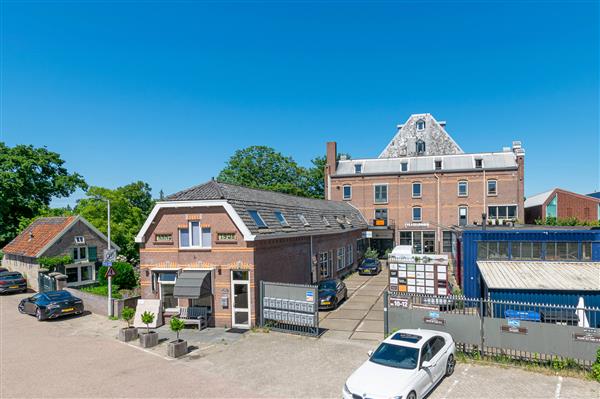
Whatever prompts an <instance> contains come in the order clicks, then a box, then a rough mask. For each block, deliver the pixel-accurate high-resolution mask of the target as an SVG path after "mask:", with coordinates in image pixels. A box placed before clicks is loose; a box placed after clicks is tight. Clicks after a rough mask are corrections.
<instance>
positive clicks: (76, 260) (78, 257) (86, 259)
mask: <svg viewBox="0 0 600 399" xmlns="http://www.w3.org/2000/svg"><path fill="white" fill-rule="evenodd" d="M81 248H85V258H80V255H79V252H80V250H81ZM73 249H76V250H77V257H75V256H74V257H73V262H87V261H88V259H89V256H90V252H89V248H88V247H87V245H86V246H80V247H73ZM71 252H73V251H71Z"/></svg>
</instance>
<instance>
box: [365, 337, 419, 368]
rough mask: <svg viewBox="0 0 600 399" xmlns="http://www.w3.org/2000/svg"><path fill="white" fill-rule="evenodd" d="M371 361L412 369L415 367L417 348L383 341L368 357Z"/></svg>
mask: <svg viewBox="0 0 600 399" xmlns="http://www.w3.org/2000/svg"><path fill="white" fill-rule="evenodd" d="M369 360H370V361H372V362H373V363H377V364H381V365H382V366H388V367H395V368H398V369H406V370H413V369H415V368H416V367H417V361H418V360H419V350H418V349H416V348H409V347H407V346H400V345H392V344H387V343H383V344H381V345H379V348H377V350H376V351H375V352H374V353H373V355H372V356H371V358H370V359H369Z"/></svg>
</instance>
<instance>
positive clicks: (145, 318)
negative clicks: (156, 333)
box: [142, 310, 154, 333]
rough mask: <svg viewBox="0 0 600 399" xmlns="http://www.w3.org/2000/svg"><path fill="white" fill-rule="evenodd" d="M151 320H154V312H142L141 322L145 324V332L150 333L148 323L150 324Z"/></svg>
mask: <svg viewBox="0 0 600 399" xmlns="http://www.w3.org/2000/svg"><path fill="white" fill-rule="evenodd" d="M152 322H154V313H152V312H149V311H147V310H146V311H145V312H144V313H142V323H144V324H145V325H146V332H147V333H150V324H152Z"/></svg>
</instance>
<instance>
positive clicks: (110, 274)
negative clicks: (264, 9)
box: [105, 266, 117, 278]
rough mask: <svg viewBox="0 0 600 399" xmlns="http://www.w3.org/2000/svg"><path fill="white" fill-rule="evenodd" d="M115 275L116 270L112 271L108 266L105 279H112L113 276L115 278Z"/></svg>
mask: <svg viewBox="0 0 600 399" xmlns="http://www.w3.org/2000/svg"><path fill="white" fill-rule="evenodd" d="M116 275H117V272H116V270H115V269H113V268H112V266H110V267H109V268H108V270H107V271H106V275H105V277H106V278H109V277H114V276H116Z"/></svg>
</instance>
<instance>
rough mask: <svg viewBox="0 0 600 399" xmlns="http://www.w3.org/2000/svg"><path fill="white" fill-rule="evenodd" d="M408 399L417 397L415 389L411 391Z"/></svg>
mask: <svg viewBox="0 0 600 399" xmlns="http://www.w3.org/2000/svg"><path fill="white" fill-rule="evenodd" d="M406 399H417V394H416V393H415V391H410V393H409V394H408V396H407V397H406Z"/></svg>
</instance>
